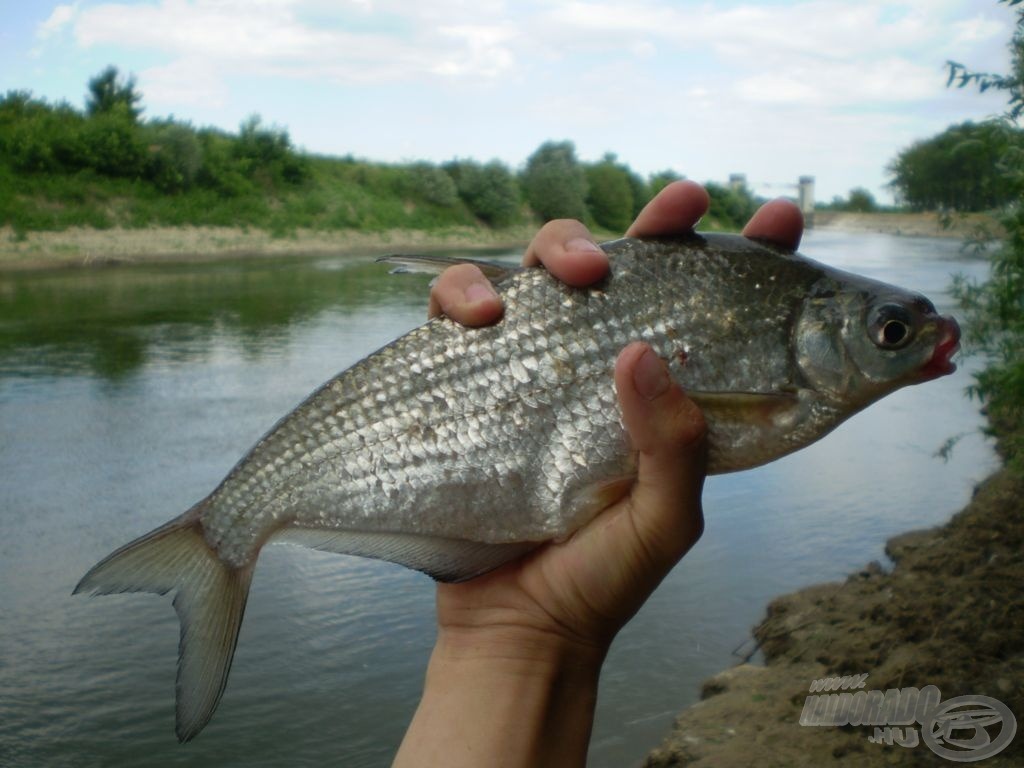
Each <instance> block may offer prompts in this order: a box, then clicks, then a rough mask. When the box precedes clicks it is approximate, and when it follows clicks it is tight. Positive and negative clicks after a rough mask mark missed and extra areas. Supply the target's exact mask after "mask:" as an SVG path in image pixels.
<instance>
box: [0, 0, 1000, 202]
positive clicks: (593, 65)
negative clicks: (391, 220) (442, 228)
mask: <svg viewBox="0 0 1024 768" xmlns="http://www.w3.org/2000/svg"><path fill="white" fill-rule="evenodd" d="M1013 22H1014V15H1013V12H1012V11H1011V10H1010V9H1008V8H1007V7H1006V6H1005V5H1001V4H998V3H997V2H996V1H995V0H957V1H954V0H858V1H857V2H851V0H774V2H756V3H755V2H741V1H736V0H727V1H725V2H721V1H719V2H710V1H704V0H702V1H700V2H689V1H686V0H682V1H678V2H669V1H668V0H643V1H641V2H612V1H611V0H580V1H574V2H518V3H512V2H502V1H501V0H407V1H403V0H341V1H336V0H335V1H330V2H329V1H328V0H122V1H121V2H117V1H114V2H92V1H91V0H80V1H79V2H73V3H53V2H36V3H26V2H24V1H23V0H21V1H19V0H13V1H12V0H0V91H6V90H9V89H28V90H31V91H32V92H34V93H35V94H36V95H37V96H40V97H44V98H47V99H49V100H61V99H65V100H67V101H69V102H71V103H72V104H75V105H79V106H80V105H81V104H82V103H83V99H84V94H85V86H86V81H87V80H88V79H89V78H90V77H91V76H93V75H94V74H96V73H97V72H99V71H100V70H101V69H103V68H104V67H105V66H107V65H108V64H114V65H116V66H117V67H118V68H119V69H121V70H122V71H123V72H126V73H132V74H134V75H135V76H136V78H137V80H138V87H139V90H140V91H141V92H142V94H143V104H144V106H145V109H146V112H145V115H146V116H152V117H163V116H167V115H172V114H173V115H174V116H176V117H178V118H180V119H185V120H189V121H191V122H192V123H193V124H195V125H215V126H218V127H221V128H226V129H230V130H234V129H236V128H237V127H238V124H239V123H240V122H241V121H242V120H243V119H244V118H245V117H246V116H248V115H250V114H253V113H258V114H260V115H261V116H262V117H263V119H264V120H265V121H266V122H269V123H275V124H277V125H280V126H283V127H285V128H287V129H288V131H289V132H290V134H291V136H292V139H293V141H294V142H295V143H296V144H297V145H299V146H300V147H302V148H304V149H306V150H309V151H312V152H319V153H325V154H338V155H341V154H349V153H351V154H353V155H356V156H357V157H366V158H370V159H375V160H385V161H399V160H408V159H427V160H431V161H444V160H448V159H451V158H453V157H473V158H477V159H479V160H488V159H491V158H494V157H496V158H499V159H501V160H503V161H505V162H506V163H508V164H509V165H511V166H513V167H518V166H520V165H521V164H522V163H523V162H524V161H525V159H526V158H527V157H528V156H529V155H530V153H531V152H533V150H534V149H536V147H537V146H538V145H539V144H540V143H541V142H543V141H545V140H547V139H571V140H572V141H574V142H575V143H576V147H577V151H578V154H579V156H580V157H581V158H582V159H586V160H593V159H597V158H599V157H601V156H602V155H603V154H604V153H605V152H609V151H610V152H614V153H616V154H617V155H618V156H619V158H620V159H621V160H622V161H624V162H626V163H628V164H629V165H630V166H631V167H632V168H633V169H634V170H636V171H638V172H640V173H642V174H648V173H652V172H654V171H658V170H661V169H664V168H672V169H674V170H676V171H677V172H680V173H683V174H685V175H687V176H689V177H690V178H694V179H697V180H700V181H704V180H721V181H724V180H725V179H726V178H727V177H728V175H729V174H730V173H734V172H742V173H746V174H747V176H748V179H749V180H750V182H751V184H752V186H754V187H755V189H756V190H757V191H759V192H761V193H763V194H787V188H786V187H785V186H784V185H785V184H789V183H793V182H795V180H796V178H797V177H798V176H800V175H803V174H811V175H814V176H815V177H816V178H817V186H818V196H819V198H820V199H825V200H828V199H831V197H832V196H833V195H837V194H841V195H845V194H846V193H847V192H848V191H849V190H850V189H851V188H853V187H855V186H864V187H867V188H868V189H870V190H871V191H872V192H873V193H875V194H876V195H877V196H878V197H879V199H882V200H887V199H890V195H889V192H888V190H886V189H885V187H884V184H885V183H886V182H887V181H888V177H887V175H886V173H885V166H886V164H887V163H888V162H889V161H890V160H891V159H892V158H893V157H894V156H895V154H896V153H897V152H898V151H899V150H900V149H901V148H903V147H905V146H907V145H908V144H909V143H911V142H912V141H914V140H916V139H920V138H926V137H928V136H931V135H933V134H935V133H937V132H939V131H941V130H942V129H943V128H945V127H946V126H947V125H949V124H950V123H951V122H959V121H962V120H965V119H982V118H984V117H986V116H988V115H991V114H994V113H996V112H998V111H999V110H1000V108H1001V106H1002V100H1001V98H1000V97H999V96H998V95H997V94H993V95H987V96H985V97H982V96H979V95H977V94H976V93H975V92H969V91H966V90H965V91H959V90H956V89H953V90H948V89H946V87H945V82H946V73H945V69H944V63H945V61H946V60H947V59H955V60H958V61H962V62H965V63H967V64H970V65H971V66H974V67H976V68H979V69H988V70H994V71H1005V70H1006V69H1007V67H1008V64H1009V54H1008V52H1007V44H1008V42H1009V40H1010V36H1011V34H1012V30H1013Z"/></svg>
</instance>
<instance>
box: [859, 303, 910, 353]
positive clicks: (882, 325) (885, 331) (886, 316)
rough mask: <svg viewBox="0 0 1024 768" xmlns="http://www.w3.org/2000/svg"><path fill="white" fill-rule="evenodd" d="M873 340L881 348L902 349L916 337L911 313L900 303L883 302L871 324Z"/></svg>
mask: <svg viewBox="0 0 1024 768" xmlns="http://www.w3.org/2000/svg"><path fill="white" fill-rule="evenodd" d="M869 333H870V335H871V340H872V341H873V342H874V344H875V346H877V347H879V348H881V349H901V348H903V347H905V346H906V345H907V344H909V343H910V342H911V340H912V339H913V338H914V324H913V321H912V319H911V317H910V313H909V312H908V311H907V310H906V309H905V308H904V307H902V306H900V305H899V304H883V305H882V306H880V307H878V308H877V309H876V310H875V311H874V313H873V317H872V320H871V323H870V326H869Z"/></svg>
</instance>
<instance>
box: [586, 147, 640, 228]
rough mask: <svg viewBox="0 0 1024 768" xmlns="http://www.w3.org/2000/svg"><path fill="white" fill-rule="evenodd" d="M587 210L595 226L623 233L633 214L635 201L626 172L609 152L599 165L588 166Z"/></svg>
mask: <svg viewBox="0 0 1024 768" xmlns="http://www.w3.org/2000/svg"><path fill="white" fill-rule="evenodd" d="M585 173H586V180H587V208H588V209H589V210H590V215H591V216H592V217H593V218H594V221H595V223H597V225H598V226H601V227H604V228H605V229H608V230H611V231H613V232H625V231H626V229H627V228H628V227H629V225H630V223H631V222H632V221H633V217H634V216H635V215H636V212H637V211H636V200H635V196H634V190H633V184H632V182H631V180H630V176H631V173H630V170H629V168H627V167H626V166H624V165H621V164H619V163H617V162H616V158H615V155H613V154H611V153H609V154H607V155H605V156H604V159H603V160H601V162H599V163H594V164H592V165H588V166H587V167H586V170H585Z"/></svg>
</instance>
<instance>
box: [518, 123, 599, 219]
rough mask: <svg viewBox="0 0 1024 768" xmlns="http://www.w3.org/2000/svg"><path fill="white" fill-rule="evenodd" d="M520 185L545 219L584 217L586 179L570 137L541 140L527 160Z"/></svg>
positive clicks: (534, 208)
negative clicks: (561, 139) (563, 139)
mask: <svg viewBox="0 0 1024 768" xmlns="http://www.w3.org/2000/svg"><path fill="white" fill-rule="evenodd" d="M522 186H523V191H524V192H525V194H526V200H527V202H529V204H530V207H531V208H533V210H534V212H535V213H536V214H537V215H538V216H540V218H541V219H543V220H544V221H551V220H552V219H581V220H582V219H584V218H585V217H586V213H587V206H586V202H585V200H586V194H587V180H586V177H585V175H584V172H583V168H582V166H581V165H580V164H579V161H577V159H576V147H575V146H574V145H573V143H572V142H571V141H561V142H554V141H548V142H545V143H544V144H541V145H540V147H538V148H537V150H536V151H535V152H534V153H533V154H532V155H530V157H529V159H528V160H527V161H526V169H525V170H524V171H523V176H522Z"/></svg>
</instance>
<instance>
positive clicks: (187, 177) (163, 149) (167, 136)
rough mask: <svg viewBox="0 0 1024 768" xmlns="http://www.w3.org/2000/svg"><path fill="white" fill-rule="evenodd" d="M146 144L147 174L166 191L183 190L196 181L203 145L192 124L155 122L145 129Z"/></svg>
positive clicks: (201, 162)
mask: <svg viewBox="0 0 1024 768" xmlns="http://www.w3.org/2000/svg"><path fill="white" fill-rule="evenodd" d="M142 138H143V143H144V144H145V146H146V158H145V177H146V178H147V179H149V180H150V181H152V182H153V185H154V186H155V187H156V188H157V189H159V190H161V191H163V192H181V191H182V190H185V189H189V188H190V187H192V186H193V185H194V184H195V183H196V178H197V177H198V175H199V169H200V168H202V165H203V148H202V145H201V144H200V141H199V137H198V136H197V135H196V132H195V130H194V129H193V128H192V126H190V125H183V124H181V123H175V122H174V121H172V120H161V121H154V122H150V123H148V124H146V125H145V126H144V127H143V130H142Z"/></svg>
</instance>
